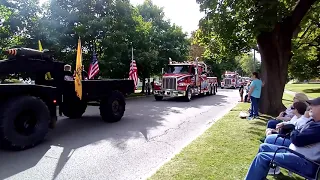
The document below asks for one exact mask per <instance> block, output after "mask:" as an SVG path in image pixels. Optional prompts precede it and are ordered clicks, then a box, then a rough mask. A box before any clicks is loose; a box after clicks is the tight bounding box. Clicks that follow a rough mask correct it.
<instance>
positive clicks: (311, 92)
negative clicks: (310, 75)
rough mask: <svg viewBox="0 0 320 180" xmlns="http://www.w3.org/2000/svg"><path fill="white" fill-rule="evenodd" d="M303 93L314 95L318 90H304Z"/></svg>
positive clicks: (319, 89)
mask: <svg viewBox="0 0 320 180" xmlns="http://www.w3.org/2000/svg"><path fill="white" fill-rule="evenodd" d="M303 92H304V93H309V94H314V93H320V88H318V89H305V90H303Z"/></svg>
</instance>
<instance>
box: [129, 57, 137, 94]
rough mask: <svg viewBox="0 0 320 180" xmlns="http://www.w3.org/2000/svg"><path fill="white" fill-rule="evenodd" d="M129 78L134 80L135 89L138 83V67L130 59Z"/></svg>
mask: <svg viewBox="0 0 320 180" xmlns="http://www.w3.org/2000/svg"><path fill="white" fill-rule="evenodd" d="M129 79H130V80H133V82H134V87H135V89H137V85H138V68H137V64H136V61H135V60H133V59H132V60H131V63H130V71H129Z"/></svg>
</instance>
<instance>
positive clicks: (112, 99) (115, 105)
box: [100, 91, 126, 123]
mask: <svg viewBox="0 0 320 180" xmlns="http://www.w3.org/2000/svg"><path fill="white" fill-rule="evenodd" d="M125 109H126V102H125V98H124V96H123V94H122V93H121V92H119V91H113V92H112V93H111V95H110V96H109V98H108V99H105V100H102V101H101V103H100V115H101V117H102V119H103V120H104V121H105V122H109V123H113V122H117V121H120V120H121V118H122V116H123V114H124V111H125Z"/></svg>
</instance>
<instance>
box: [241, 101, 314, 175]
mask: <svg viewBox="0 0 320 180" xmlns="http://www.w3.org/2000/svg"><path fill="white" fill-rule="evenodd" d="M308 103H310V106H311V112H312V113H311V114H312V120H311V121H309V122H308V123H307V124H306V125H305V126H304V127H303V128H302V129H301V131H297V130H293V131H292V133H291V136H290V140H291V142H292V143H291V144H290V146H289V148H290V149H291V150H294V151H296V152H298V153H300V154H302V155H304V156H305V157H306V158H308V159H310V160H312V161H316V162H319V161H320V97H318V98H316V99H314V100H310V101H308ZM278 147H281V146H277V145H273V144H265V143H263V144H261V145H260V149H259V153H258V154H257V155H256V157H255V158H254V160H253V162H252V164H251V166H250V168H249V170H248V172H247V175H246V178H245V179H247V180H264V179H265V178H266V176H267V175H268V173H269V172H270V171H271V172H274V171H277V169H270V162H271V160H272V159H273V157H274V161H275V162H277V164H278V165H284V166H286V167H288V168H290V169H291V170H293V169H296V170H299V171H300V172H302V173H303V174H305V175H308V176H312V175H315V174H316V170H317V167H315V165H314V164H312V163H310V162H309V161H306V160H305V159H303V158H300V157H299V156H297V155H295V154H293V153H290V152H286V151H284V150H283V151H278V153H277V154H276V155H275V154H274V152H275V151H276V150H277V148H278ZM274 155H275V156H274ZM278 172H279V171H278Z"/></svg>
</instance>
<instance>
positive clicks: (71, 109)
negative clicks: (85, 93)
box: [61, 97, 87, 119]
mask: <svg viewBox="0 0 320 180" xmlns="http://www.w3.org/2000/svg"><path fill="white" fill-rule="evenodd" d="M76 98H77V99H69V98H66V99H64V100H63V103H62V104H61V108H62V113H63V114H64V115H65V116H67V117H68V118H70V119H78V118H81V117H82V115H83V113H84V112H85V111H86V109H87V102H85V101H82V100H80V99H78V97H76Z"/></svg>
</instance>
